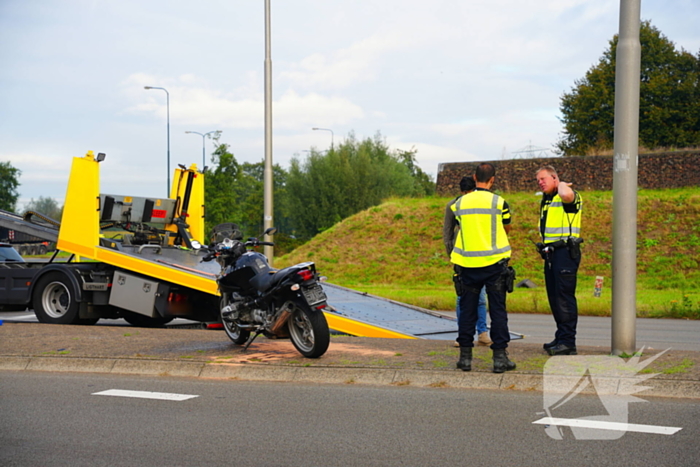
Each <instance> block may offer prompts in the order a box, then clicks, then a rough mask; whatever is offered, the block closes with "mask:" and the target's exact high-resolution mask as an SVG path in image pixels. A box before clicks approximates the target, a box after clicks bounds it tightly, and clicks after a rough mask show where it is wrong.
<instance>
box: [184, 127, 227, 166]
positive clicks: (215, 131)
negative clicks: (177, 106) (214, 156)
mask: <svg viewBox="0 0 700 467" xmlns="http://www.w3.org/2000/svg"><path fill="white" fill-rule="evenodd" d="M185 133H188V134H189V133H192V134H193V135H199V136H201V137H202V172H204V167H206V164H207V159H206V155H205V151H204V146H205V145H204V139H205V138H206V137H207V136H209V135H210V134H212V133H221V131H220V130H214V131H207V132H206V133H200V132H198V131H186V132H185Z"/></svg>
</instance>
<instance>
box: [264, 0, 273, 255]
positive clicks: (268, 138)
mask: <svg viewBox="0 0 700 467" xmlns="http://www.w3.org/2000/svg"><path fill="white" fill-rule="evenodd" d="M270 42H271V41H270V0H265V171H264V173H263V185H264V213H263V215H264V222H263V225H264V228H265V229H266V230H267V229H268V228H270V227H272V226H273V218H272V213H273V199H272V186H273V185H272V183H273V181H272V59H271V56H270V48H271V44H270ZM265 241H268V242H269V241H272V238H271V236H270V235H266V236H265ZM264 253H265V256H266V257H267V260H268V262H269V263H270V266H272V262H273V256H274V247H271V246H265V247H264Z"/></svg>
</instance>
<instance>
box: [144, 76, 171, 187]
mask: <svg viewBox="0 0 700 467" xmlns="http://www.w3.org/2000/svg"><path fill="white" fill-rule="evenodd" d="M143 88H144V89H160V90H161V91H165V102H166V109H167V118H168V127H167V129H168V133H167V134H168V181H167V185H166V189H167V190H168V192H167V194H166V195H165V197H166V198H169V197H170V93H169V92H168V90H167V89H165V88H159V87H155V86H144V87H143Z"/></svg>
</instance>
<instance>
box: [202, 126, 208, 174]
mask: <svg viewBox="0 0 700 467" xmlns="http://www.w3.org/2000/svg"><path fill="white" fill-rule="evenodd" d="M207 134H208V133H207ZM205 136H206V135H202V171H204V163H205V162H206V156H205V155H204V137H205Z"/></svg>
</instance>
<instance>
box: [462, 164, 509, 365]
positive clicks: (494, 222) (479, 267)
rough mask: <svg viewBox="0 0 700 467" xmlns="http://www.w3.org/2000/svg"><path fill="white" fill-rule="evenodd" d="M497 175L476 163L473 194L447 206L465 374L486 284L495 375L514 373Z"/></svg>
mask: <svg viewBox="0 0 700 467" xmlns="http://www.w3.org/2000/svg"><path fill="white" fill-rule="evenodd" d="M495 175H496V169H495V168H494V167H493V165H491V164H489V163H487V162H485V163H482V164H480V165H479V166H478V167H477V168H476V172H475V174H474V181H475V182H476V190H474V191H472V192H471V193H468V194H466V195H464V196H462V197H460V198H459V199H458V200H457V201H455V203H454V204H452V206H451V209H452V210H453V211H454V213H455V217H456V218H457V221H458V222H459V226H460V229H459V234H458V235H457V238H456V239H455V245H454V248H453V250H452V254H451V255H450V260H451V261H452V262H453V263H454V264H456V265H457V266H460V269H459V270H460V279H461V281H462V286H463V293H462V296H461V298H460V301H459V307H460V314H459V320H458V322H457V324H458V329H459V333H458V337H457V342H458V343H459V360H458V361H457V368H459V369H460V370H463V371H470V370H471V369H472V349H473V347H474V331H475V327H476V321H477V307H478V305H479V292H480V291H481V288H482V287H484V286H486V294H487V295H488V299H489V314H490V315H491V340H492V341H493V343H492V344H491V350H492V351H493V372H494V373H503V372H504V371H507V370H514V369H515V363H513V362H512V361H510V360H509V359H508V354H507V352H506V348H507V347H508V342H510V332H509V331H508V314H507V312H506V289H507V287H508V285H507V278H508V276H509V268H508V260H509V259H510V243H509V242H508V235H507V233H508V232H509V231H510V208H509V207H508V203H506V201H505V200H504V199H503V198H501V197H500V196H498V195H496V194H495V193H492V192H491V191H489V190H490V189H491V187H492V186H493V182H494V180H495Z"/></svg>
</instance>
